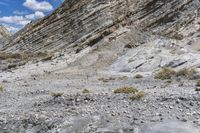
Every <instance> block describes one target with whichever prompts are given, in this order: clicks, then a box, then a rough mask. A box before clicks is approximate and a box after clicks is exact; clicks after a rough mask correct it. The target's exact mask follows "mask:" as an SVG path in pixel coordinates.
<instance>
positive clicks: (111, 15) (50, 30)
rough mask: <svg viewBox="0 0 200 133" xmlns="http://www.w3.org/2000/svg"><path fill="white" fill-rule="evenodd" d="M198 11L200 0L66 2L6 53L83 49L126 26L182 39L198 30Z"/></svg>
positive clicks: (23, 32)
mask: <svg viewBox="0 0 200 133" xmlns="http://www.w3.org/2000/svg"><path fill="white" fill-rule="evenodd" d="M199 9H200V2H199V1H198V0H184V1H183V0H165V1H163V0H101V1H97V0H65V2H64V3H63V4H62V5H61V6H60V7H59V8H58V9H57V10H56V11H54V12H53V13H52V14H51V15H49V16H47V17H45V18H44V19H41V20H38V21H37V22H33V23H30V24H28V25H27V26H26V27H25V28H24V29H22V30H21V31H19V32H18V33H16V34H15V35H14V36H13V38H12V41H10V42H9V43H7V45H6V46H4V50H7V51H12V50H18V51H22V50H31V51H39V50H51V51H52V50H58V49H63V48H69V47H70V46H73V48H74V49H75V50H77V49H83V48H85V47H87V46H92V45H94V44H95V43H97V42H98V41H100V40H101V39H102V38H104V37H105V36H107V35H109V34H111V33H113V32H115V31H117V30H118V29H119V28H120V27H126V26H136V27H137V28H139V29H140V30H143V31H150V32H153V33H154V34H158V35H162V36H166V37H170V38H175V39H182V38H183V37H185V36H190V35H192V34H193V33H195V32H196V31H198V30H199V16H200V12H199V11H200V10H199Z"/></svg>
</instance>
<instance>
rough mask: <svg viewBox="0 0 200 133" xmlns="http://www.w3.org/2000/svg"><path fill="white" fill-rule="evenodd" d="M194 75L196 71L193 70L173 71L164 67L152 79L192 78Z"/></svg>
mask: <svg viewBox="0 0 200 133" xmlns="http://www.w3.org/2000/svg"><path fill="white" fill-rule="evenodd" d="M196 73H197V70H196V69H195V68H184V69H180V70H178V71H175V70H174V69H173V68H170V67H165V68H162V69H161V70H160V71H159V72H158V73H156V74H155V77H154V78H155V79H161V80H167V79H172V77H185V78H192V77H193V76H194V75H195V74H196Z"/></svg>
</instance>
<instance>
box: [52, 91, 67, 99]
mask: <svg viewBox="0 0 200 133" xmlns="http://www.w3.org/2000/svg"><path fill="white" fill-rule="evenodd" d="M50 95H51V96H52V97H53V98H58V97H62V96H63V95H64V92H51V93H50Z"/></svg>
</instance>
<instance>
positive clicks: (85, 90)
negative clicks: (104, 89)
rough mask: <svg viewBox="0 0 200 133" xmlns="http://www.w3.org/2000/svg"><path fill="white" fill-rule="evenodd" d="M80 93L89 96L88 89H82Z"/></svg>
mask: <svg viewBox="0 0 200 133" xmlns="http://www.w3.org/2000/svg"><path fill="white" fill-rule="evenodd" d="M82 93H83V94H89V93H90V91H89V90H88V89H84V90H83V91H82Z"/></svg>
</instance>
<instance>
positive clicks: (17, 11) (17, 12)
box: [13, 10, 28, 15]
mask: <svg viewBox="0 0 200 133" xmlns="http://www.w3.org/2000/svg"><path fill="white" fill-rule="evenodd" d="M13 14H16V15H25V14H28V12H27V11H19V10H15V11H14V12H13Z"/></svg>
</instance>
